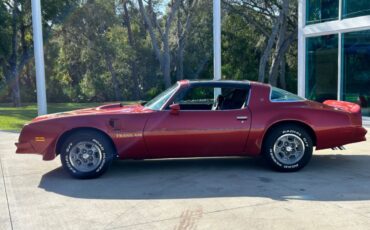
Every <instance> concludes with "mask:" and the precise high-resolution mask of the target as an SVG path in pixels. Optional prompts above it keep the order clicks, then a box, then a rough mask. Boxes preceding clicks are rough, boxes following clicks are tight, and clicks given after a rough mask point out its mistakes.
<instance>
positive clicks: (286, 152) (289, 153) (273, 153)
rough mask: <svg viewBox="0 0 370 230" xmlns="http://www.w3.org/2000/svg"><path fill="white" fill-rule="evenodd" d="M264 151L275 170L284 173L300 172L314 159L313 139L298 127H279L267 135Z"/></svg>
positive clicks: (265, 156)
mask: <svg viewBox="0 0 370 230" xmlns="http://www.w3.org/2000/svg"><path fill="white" fill-rule="evenodd" d="M262 151H263V156H264V158H265V159H266V161H267V162H268V164H269V165H270V166H271V167H272V168H273V169H275V170H277V171H282V172H294V171H298V170H300V169H301V168H303V167H304V166H306V165H307V164H308V162H309V161H310V159H311V157H312V151H313V143H312V138H311V136H310V135H309V133H308V132H307V131H306V130H305V129H304V128H303V127H300V126H298V125H293V124H292V125H281V126H277V127H276V128H274V129H273V130H271V131H270V132H269V133H268V134H267V137H266V138H265V140H264V143H263V148H262Z"/></svg>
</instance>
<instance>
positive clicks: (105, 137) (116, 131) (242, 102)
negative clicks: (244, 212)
mask: <svg viewBox="0 0 370 230" xmlns="http://www.w3.org/2000/svg"><path fill="white" fill-rule="evenodd" d="M365 134H366V129H364V128H363V127H362V119H361V108H360V106H358V105H357V104H353V103H349V102H343V101H332V100H331V101H325V102H324V103H323V104H321V103H318V102H314V101H309V100H306V99H304V98H301V97H298V96H296V95H294V94H291V93H289V92H287V91H284V90H281V89H278V88H275V87H271V86H270V85H266V84H261V83H256V82H250V81H188V80H183V81H180V82H178V83H176V84H175V85H173V86H172V87H170V88H169V89H167V90H166V91H164V92H163V93H161V94H160V95H158V96H157V97H155V98H154V99H153V100H151V101H149V102H147V103H146V104H143V105H140V104H139V105H122V104H109V105H103V106H100V107H97V108H89V109H81V110H76V111H71V112H64V113H56V114H49V115H45V116H39V117H37V118H35V119H34V120H32V122H31V123H30V124H27V125H25V126H24V127H23V129H22V132H21V134H20V136H19V142H18V143H16V146H17V153H37V154H41V155H42V157H43V159H44V160H53V159H54V158H55V157H56V156H57V155H59V154H60V159H61V161H62V165H63V167H64V169H65V170H66V171H68V172H69V173H70V174H71V175H72V176H74V177H77V178H94V177H98V176H100V175H102V174H103V173H104V172H105V171H106V170H107V169H108V167H109V166H110V164H111V162H112V161H113V159H115V158H119V159H149V158H176V157H215V156H259V155H262V156H263V157H264V158H265V159H266V161H267V162H268V163H269V164H270V165H271V166H272V168H274V169H276V170H279V171H297V170H299V169H301V168H303V167H304V166H305V165H306V164H307V163H308V162H309V160H310V159H311V156H312V151H313V147H314V146H315V147H316V149H317V150H319V149H326V148H336V147H341V146H342V145H345V144H349V143H354V142H360V141H365V140H366V139H365Z"/></svg>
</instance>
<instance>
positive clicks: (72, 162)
mask: <svg viewBox="0 0 370 230" xmlns="http://www.w3.org/2000/svg"><path fill="white" fill-rule="evenodd" d="M113 156H114V148H113V146H112V143H111V142H110V141H109V140H108V138H107V137H106V136H105V135H104V134H102V133H100V132H97V131H90V130H89V131H77V132H75V133H72V134H71V135H70V136H68V137H67V139H66V140H65V141H64V143H63V145H62V149H61V153H60V159H61V161H62V165H63V168H64V169H65V170H66V171H67V172H68V173H69V174H71V175H72V176H73V177H75V178H79V179H90V178H97V177H99V176H101V175H102V174H103V173H104V172H105V171H106V170H107V169H108V168H109V166H110V165H111V163H112V161H113Z"/></svg>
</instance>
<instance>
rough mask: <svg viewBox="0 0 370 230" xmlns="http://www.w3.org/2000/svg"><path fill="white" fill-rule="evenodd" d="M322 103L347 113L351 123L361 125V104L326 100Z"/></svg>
mask: <svg viewBox="0 0 370 230" xmlns="http://www.w3.org/2000/svg"><path fill="white" fill-rule="evenodd" d="M323 104H324V105H328V106H330V107H334V108H336V109H337V110H341V111H344V112H347V113H349V115H350V119H351V121H352V123H353V124H356V125H362V115H361V106H359V105H358V104H355V103H351V102H347V101H336V100H326V101H324V102H323Z"/></svg>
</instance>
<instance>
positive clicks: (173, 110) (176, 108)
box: [170, 104, 180, 115]
mask: <svg viewBox="0 0 370 230" xmlns="http://www.w3.org/2000/svg"><path fill="white" fill-rule="evenodd" d="M170 109H171V111H170V113H171V114H172V115H178V114H179V113H180V105H179V104H172V105H170Z"/></svg>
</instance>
